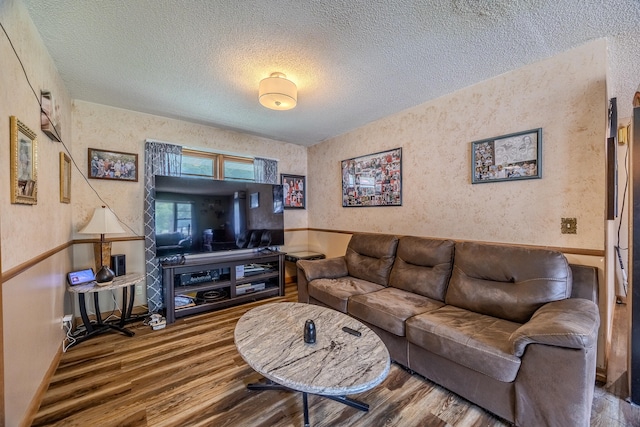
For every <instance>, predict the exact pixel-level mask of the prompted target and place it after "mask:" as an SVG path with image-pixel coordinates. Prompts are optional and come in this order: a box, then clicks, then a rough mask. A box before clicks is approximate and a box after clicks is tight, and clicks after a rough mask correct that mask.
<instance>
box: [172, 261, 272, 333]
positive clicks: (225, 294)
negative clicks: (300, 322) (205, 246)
mask: <svg viewBox="0 0 640 427" xmlns="http://www.w3.org/2000/svg"><path fill="white" fill-rule="evenodd" d="M284 256H285V254H284V253H283V252H276V251H269V252H263V251H260V252H254V253H249V254H247V253H243V254H229V255H220V256H212V257H207V258H199V259H193V260H189V259H187V260H186V261H185V263H184V264H165V265H161V268H162V286H163V291H164V303H165V307H166V308H165V317H166V319H167V323H173V322H175V320H176V319H177V318H180V317H185V316H189V315H192V314H196V313H202V312H206V311H211V310H217V309H221V308H225V307H230V306H234V305H239V304H244V303H247V302H251V301H256V300H258V299H263V298H269V297H274V296H284Z"/></svg>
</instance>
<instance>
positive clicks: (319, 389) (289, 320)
mask: <svg viewBox="0 0 640 427" xmlns="http://www.w3.org/2000/svg"><path fill="white" fill-rule="evenodd" d="M307 319H311V320H313V321H314V323H315V326H316V342H315V343H314V344H307V343H305V342H304V339H303V333H304V332H303V331H304V324H305V321H306V320H307ZM345 326H346V327H348V328H351V329H353V330H356V331H358V332H360V334H361V335H360V336H356V335H352V334H349V333H347V332H345V331H343V330H342V328H343V327H345ZM234 338H235V343H236V347H237V348H238V352H239V353H240V355H241V356H242V358H243V359H244V360H245V361H246V362H247V364H248V365H249V366H251V367H252V368H253V369H254V370H255V371H256V372H258V373H260V374H262V375H263V376H264V377H265V378H266V380H267V381H266V383H260V384H249V385H248V386H247V387H248V388H249V389H251V390H282V389H289V390H294V391H299V392H302V400H303V407H304V422H305V426H308V425H309V409H308V404H307V393H311V394H317V395H320V396H324V397H326V398H329V399H332V400H336V401H338V402H341V403H344V404H346V405H349V406H351V407H354V408H357V409H359V410H362V411H368V410H369V405H367V404H365V403H362V402H359V401H357V400H354V399H350V398H348V397H347V396H346V395H347V394H355V393H361V392H363V391H366V390H369V389H371V388H373V387H375V386H377V385H378V384H380V383H381V382H382V381H383V380H384V379H385V378H386V377H387V374H388V373H389V367H390V361H389V352H388V351H387V348H386V347H385V345H384V343H383V342H382V340H380V338H379V337H378V336H377V335H376V334H375V332H373V331H372V330H371V329H369V328H368V327H366V326H365V325H364V324H362V323H361V322H359V321H358V320H356V319H354V318H352V317H349V316H347V315H345V314H343V313H340V312H339V311H336V310H333V309H330V308H325V307H321V306H317V305H311V304H302V303H293V302H280V303H272V304H266V305H263V306H260V307H256V308H254V309H252V310H250V311H248V312H247V313H245V314H244V315H243V316H242V317H241V318H240V320H238V323H237V325H236V329H235V333H234Z"/></svg>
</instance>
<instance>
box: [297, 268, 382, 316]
mask: <svg viewBox="0 0 640 427" xmlns="http://www.w3.org/2000/svg"><path fill="white" fill-rule="evenodd" d="M308 289H309V296H310V297H312V298H314V299H316V300H318V301H320V302H321V303H323V304H325V305H326V306H328V307H331V308H333V309H335V310H338V311H341V312H343V313H346V312H347V302H348V300H349V297H351V296H353V295H360V294H366V293H369V292H375V291H379V290H381V289H384V286H382V285H377V284H375V283H371V282H369V281H367V280H362V279H357V278H355V277H351V276H345V277H340V278H337V279H315V280H312V281H311V282H309V287H308Z"/></svg>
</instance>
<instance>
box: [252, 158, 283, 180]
mask: <svg viewBox="0 0 640 427" xmlns="http://www.w3.org/2000/svg"><path fill="white" fill-rule="evenodd" d="M253 172H254V177H255V180H256V182H260V183H265V184H277V183H278V161H277V160H271V159H261V158H258V157H256V158H254V159H253Z"/></svg>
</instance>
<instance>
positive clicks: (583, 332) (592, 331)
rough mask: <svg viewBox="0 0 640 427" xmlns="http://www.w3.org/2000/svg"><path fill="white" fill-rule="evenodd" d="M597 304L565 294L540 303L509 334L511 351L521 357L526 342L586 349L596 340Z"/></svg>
mask: <svg viewBox="0 0 640 427" xmlns="http://www.w3.org/2000/svg"><path fill="white" fill-rule="evenodd" d="M599 325H600V314H599V312H598V306H596V304H595V303H594V302H592V301H589V300H586V299H582V298H568V299H565V300H561V301H554V302H550V303H547V304H545V305H543V306H542V307H540V308H539V309H538V310H537V311H536V312H535V313H534V315H533V316H532V317H531V320H529V321H528V322H527V323H525V324H523V325H522V326H520V327H519V328H518V329H516V330H515V331H514V332H513V333H512V334H511V336H510V337H509V342H510V344H511V350H512V352H513V354H514V355H516V356H518V357H521V356H522V355H523V354H524V351H525V349H526V347H527V345H529V344H545V345H550V346H556V347H565V348H574V349H586V348H591V347H595V346H596V343H597V341H598V326H599Z"/></svg>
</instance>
